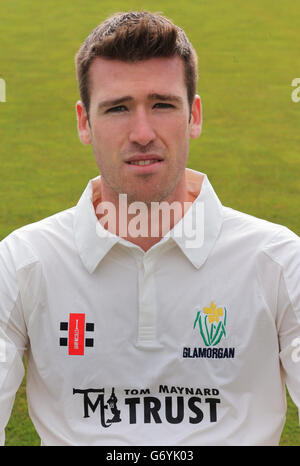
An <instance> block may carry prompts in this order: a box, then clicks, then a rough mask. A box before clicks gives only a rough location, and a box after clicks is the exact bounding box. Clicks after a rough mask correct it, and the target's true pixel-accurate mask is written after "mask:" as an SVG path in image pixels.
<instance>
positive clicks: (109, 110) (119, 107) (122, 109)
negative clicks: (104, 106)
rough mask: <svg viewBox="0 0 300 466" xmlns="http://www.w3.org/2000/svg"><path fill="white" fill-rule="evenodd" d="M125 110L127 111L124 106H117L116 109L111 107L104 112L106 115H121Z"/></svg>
mask: <svg viewBox="0 0 300 466" xmlns="http://www.w3.org/2000/svg"><path fill="white" fill-rule="evenodd" d="M125 110H127V109H126V107H125V106H124V105H117V106H116V107H112V108H109V109H108V110H106V113H122V112H124V111H125Z"/></svg>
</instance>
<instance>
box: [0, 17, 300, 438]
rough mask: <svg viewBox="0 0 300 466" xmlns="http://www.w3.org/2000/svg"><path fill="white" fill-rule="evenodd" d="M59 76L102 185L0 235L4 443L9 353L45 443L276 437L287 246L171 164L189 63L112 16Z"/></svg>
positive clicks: (282, 405) (162, 32) (290, 245)
mask: <svg viewBox="0 0 300 466" xmlns="http://www.w3.org/2000/svg"><path fill="white" fill-rule="evenodd" d="M76 66H77V77H78V83H79V90H80V94H81V101H80V102H78V103H77V106H76V110H77V118H78V131H79V136H80V139H81V141H82V143H83V144H91V145H92V148H93V152H94V154H95V159H96V162H97V165H98V167H99V170H100V174H101V176H99V177H96V178H94V179H93V180H90V182H89V183H88V185H87V188H86V189H85V191H84V193H83V195H82V197H81V199H80V200H79V202H78V204H77V206H76V207H74V208H71V209H68V210H66V211H64V212H61V213H58V214H56V215H53V216H52V217H49V218H47V219H45V220H42V221H40V222H37V223H35V224H31V225H27V226H25V227H23V228H20V229H19V230H17V231H15V232H13V233H11V234H10V235H9V236H8V237H7V238H5V239H4V240H3V241H2V242H1V243H0V296H1V300H0V315H1V320H0V323H1V326H0V329H1V334H0V337H1V340H0V341H1V353H0V355H1V357H0V430H1V431H2V432H3V434H2V437H3V442H4V428H5V425H6V423H7V421H8V419H9V416H10V412H11V407H12V404H13V399H14V395H15V392H16V390H17V389H18V386H19V384H20V383H21V381H22V378H23V375H24V369H23V364H22V355H23V352H24V351H25V354H26V357H27V367H28V376H27V393H28V404H29V413H30V416H31V418H32V420H33V423H34V425H35V427H36V429H37V432H38V433H39V435H40V437H41V439H42V444H44V445H276V444H278V442H279V439H280V435H281V431H282V428H283V425H284V421H285V410H286V401H285V383H286V384H287V386H288V389H289V391H290V394H291V396H292V398H293V400H294V402H295V403H296V404H297V406H298V407H300V371H299V357H298V356H299V353H298V352H297V351H298V346H297V345H298V341H299V340H298V338H299V336H300V287H299V279H300V240H299V238H298V237H297V236H296V235H294V234H293V233H292V232H290V231H289V230H287V229H286V228H285V227H282V226H278V225H274V224H271V223H269V222H266V221H263V220H259V219H256V218H253V217H250V216H248V215H245V214H242V213H239V212H236V211H234V210H232V209H229V208H225V207H223V206H222V205H221V203H220V201H219V200H218V198H217V196H216V194H215V193H214V191H213V188H212V187H211V185H210V183H209V181H208V179H207V177H206V176H205V175H204V174H202V173H198V172H195V171H192V170H189V169H187V168H186V164H187V159H188V153H189V141H190V138H197V137H198V136H199V135H200V132H201V122H202V115H201V103H200V98H199V96H197V95H196V82H197V57H196V54H195V51H194V49H193V48H192V46H191V44H190V43H189V41H188V39H187V38H186V36H185V33H184V32H183V31H182V30H181V29H179V28H178V27H177V26H175V25H174V24H173V23H172V22H171V21H169V20H168V19H166V18H163V17H162V16H159V15H157V14H151V13H148V12H130V13H124V14H117V15H114V16H113V17H111V18H109V19H107V20H106V21H105V22H104V23H102V24H101V25H100V26H98V27H97V28H96V29H95V30H94V31H93V32H92V33H91V34H90V36H89V37H88V38H87V39H86V41H85V42H84V44H83V45H82V47H81V48H80V50H79V52H78V54H77V56H76ZM171 207H172V208H171ZM173 207H174V208H173ZM138 212H139V213H138ZM199 232H200V234H199Z"/></svg>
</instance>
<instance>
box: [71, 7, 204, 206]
mask: <svg viewBox="0 0 300 466" xmlns="http://www.w3.org/2000/svg"><path fill="white" fill-rule="evenodd" d="M77 73H78V79H79V88H80V93H81V99H82V101H81V102H78V103H77V106H76V110H77V118H78V131H79V136H80V139H81V142H82V143H83V144H92V147H93V151H94V155H95V159H96V162H97V165H98V167H99V170H100V173H101V187H102V198H103V200H106V201H107V200H109V201H111V202H114V203H116V202H118V195H119V194H121V193H126V194H127V196H128V201H129V202H133V201H143V202H146V203H149V202H152V201H162V200H167V201H169V202H172V200H183V198H184V197H185V196H186V183H185V179H184V173H185V167H186V162H187V158H188V153H189V142H190V138H196V137H198V136H199V134H200V132H201V104H200V98H199V96H196V95H195V92H196V77H197V60H196V54H195V52H194V51H193V49H192V48H191V46H190V44H189V42H188V40H187V39H186V36H185V34H184V33H183V31H181V30H180V29H179V28H178V27H177V26H174V25H173V24H172V23H171V22H170V21H169V20H167V19H164V18H162V17H161V16H158V15H154V14H151V13H145V12H142V13H125V14H118V15H115V16H113V17H112V18H110V19H108V20H106V21H105V22H104V23H102V24H101V25H100V26H98V27H97V28H96V29H95V30H94V31H93V32H92V33H91V34H90V36H89V37H88V38H87V40H86V41H85V43H84V44H83V46H82V47H81V49H80V50H79V52H78V54H77Z"/></svg>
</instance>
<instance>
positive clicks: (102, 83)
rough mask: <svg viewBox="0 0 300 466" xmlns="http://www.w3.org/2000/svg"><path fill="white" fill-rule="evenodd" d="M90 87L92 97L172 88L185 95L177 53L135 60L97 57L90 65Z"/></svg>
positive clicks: (157, 91) (181, 63) (182, 66)
mask: <svg viewBox="0 0 300 466" xmlns="http://www.w3.org/2000/svg"><path fill="white" fill-rule="evenodd" d="M89 87H90V97H91V99H93V98H97V97H103V96H108V95H109V96H111V97H118V96H119V94H128V93H130V94H131V95H138V94H140V93H158V94H159V93H161V94H167V93H170V92H171V91H172V92H174V93H177V94H179V95H181V96H185V95H186V85H185V77H184V63H183V61H182V59H181V58H180V57H177V56H175V57H170V58H169V57H168V58H164V57H159V58H150V59H148V60H143V61H139V62H135V63H131V62H125V61H121V60H110V59H106V58H102V57H97V58H95V59H94V60H93V62H92V63H91V66H90V69H89Z"/></svg>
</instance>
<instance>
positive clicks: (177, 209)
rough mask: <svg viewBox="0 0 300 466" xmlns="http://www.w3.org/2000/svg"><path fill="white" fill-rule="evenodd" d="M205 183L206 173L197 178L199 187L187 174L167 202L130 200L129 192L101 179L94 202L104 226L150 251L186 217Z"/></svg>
mask: <svg viewBox="0 0 300 466" xmlns="http://www.w3.org/2000/svg"><path fill="white" fill-rule="evenodd" d="M199 181H200V189H199ZM202 182H203V176H201V177H200V179H199V178H198V179H197V186H196V187H195V183H193V180H192V183H190V182H189V181H187V179H186V173H184V176H183V178H182V180H181V183H180V186H177V188H176V190H174V192H173V193H172V194H171V195H170V196H168V198H166V199H165V200H164V202H161V203H159V202H150V203H149V202H148V203H144V202H134V203H130V202H129V201H128V198H127V195H126V194H121V195H118V194H117V193H111V192H110V191H109V190H107V188H106V186H105V183H103V181H102V179H101V178H100V179H97V180H94V181H93V204H94V208H95V212H96V215H97V218H98V220H99V221H100V222H101V224H102V226H103V227H104V228H106V229H107V230H108V231H110V232H111V233H114V234H116V235H117V236H120V237H122V238H124V239H125V240H127V241H130V242H132V243H134V244H136V245H137V246H139V247H140V248H142V249H143V250H144V251H147V250H148V249H150V248H151V247H152V246H154V244H156V243H158V242H159V241H160V240H161V239H162V238H163V236H164V235H166V234H167V233H168V231H170V230H172V228H173V227H174V226H175V225H176V223H178V222H179V221H180V220H181V219H182V217H183V216H184V215H185V213H186V212H187V210H188V209H189V208H190V207H191V204H192V203H193V201H194V200H195V198H196V197H197V196H198V194H199V192H200V190H201V185H202ZM112 207H113V208H112Z"/></svg>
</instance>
